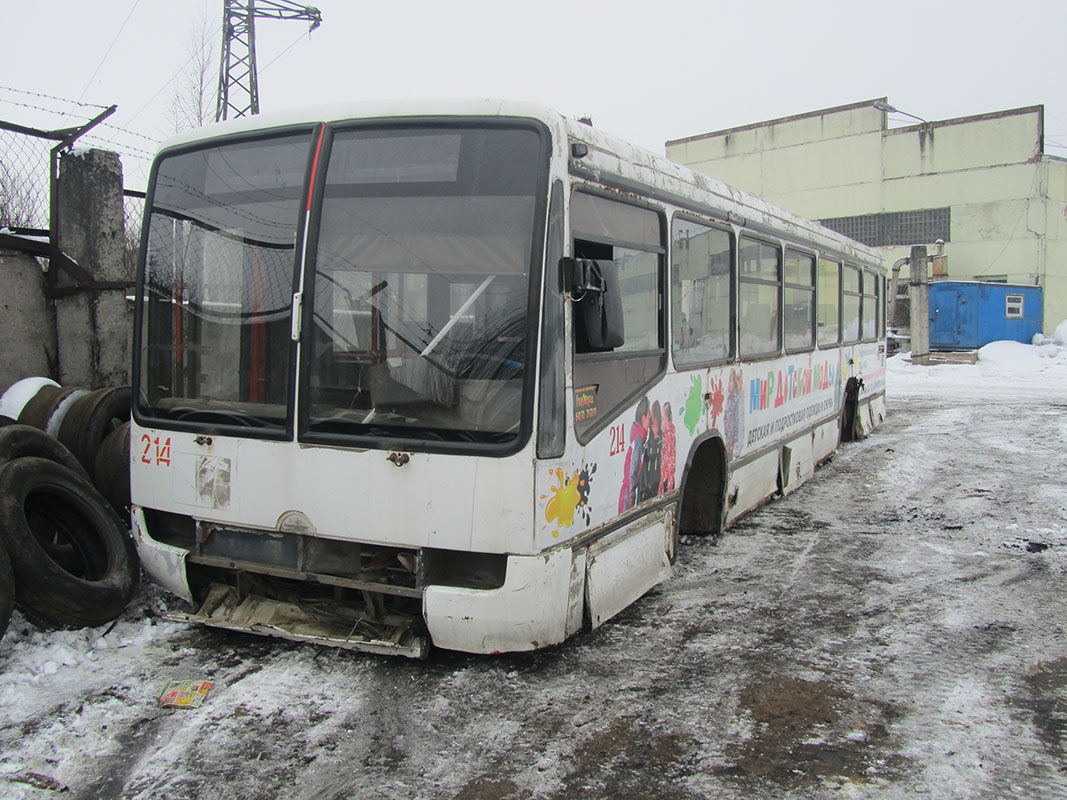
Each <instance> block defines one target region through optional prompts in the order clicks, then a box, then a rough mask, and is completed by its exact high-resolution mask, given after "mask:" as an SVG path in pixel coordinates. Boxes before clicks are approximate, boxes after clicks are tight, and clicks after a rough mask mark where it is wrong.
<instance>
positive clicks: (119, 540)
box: [0, 457, 140, 628]
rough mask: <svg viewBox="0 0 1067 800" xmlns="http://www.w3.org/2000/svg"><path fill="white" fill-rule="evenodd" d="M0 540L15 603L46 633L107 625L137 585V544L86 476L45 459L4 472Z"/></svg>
mask: <svg viewBox="0 0 1067 800" xmlns="http://www.w3.org/2000/svg"><path fill="white" fill-rule="evenodd" d="M0 540H2V544H3V545H4V546H5V547H6V548H7V552H8V555H9V556H10V557H11V566H12V568H13V570H14V575H15V581H14V586H15V605H16V606H17V607H18V609H19V610H20V611H22V612H23V613H24V614H25V615H26V617H27V618H28V619H30V620H31V621H33V622H35V623H37V624H40V625H42V626H44V627H58V628H80V627H91V626H97V625H103V624H105V623H107V622H110V621H111V620H113V619H115V618H116V617H117V616H118V615H119V614H121V613H122V611H123V610H124V609H125V608H126V606H127V605H128V604H129V602H130V599H131V598H132V597H133V593H134V592H135V591H136V590H137V587H138V584H139V583H140V565H139V563H138V561H137V552H136V550H135V549H134V545H133V541H132V540H131V539H130V537H129V536H128V535H127V531H126V528H125V527H124V526H123V524H122V522H121V521H120V520H119V518H118V517H117V516H116V515H115V512H114V511H112V510H111V507H110V506H108V504H107V501H106V500H104V498H103V497H101V496H100V493H99V492H97V491H96V489H95V488H94V487H93V486H92V484H90V483H89V482H88V481H87V480H86V479H85V478H83V477H81V476H80V475H78V474H77V473H75V472H73V471H72V470H69V469H67V468H66V467H64V466H62V465H60V464H57V463H55V462H54V461H48V460H47V459H43V458H34V457H26V458H20V459H17V460H15V461H11V462H9V463H8V464H7V465H6V466H5V467H4V468H3V469H2V470H0Z"/></svg>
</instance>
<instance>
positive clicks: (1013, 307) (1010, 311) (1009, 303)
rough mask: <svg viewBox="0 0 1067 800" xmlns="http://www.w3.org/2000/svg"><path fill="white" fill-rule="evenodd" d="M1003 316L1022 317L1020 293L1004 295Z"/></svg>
mask: <svg viewBox="0 0 1067 800" xmlns="http://www.w3.org/2000/svg"><path fill="white" fill-rule="evenodd" d="M1004 316H1005V317H1007V318H1008V319H1022V318H1023V296H1022V295H1021V294H1009V295H1005V296H1004Z"/></svg>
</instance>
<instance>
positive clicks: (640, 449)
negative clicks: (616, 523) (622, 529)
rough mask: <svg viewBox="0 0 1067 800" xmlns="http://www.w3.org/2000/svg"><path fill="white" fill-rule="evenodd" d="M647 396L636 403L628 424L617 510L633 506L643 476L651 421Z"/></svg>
mask: <svg viewBox="0 0 1067 800" xmlns="http://www.w3.org/2000/svg"><path fill="white" fill-rule="evenodd" d="M650 418H651V414H650V412H649V408H648V398H647V397H642V398H641V400H640V401H638V403H637V411H636V412H635V413H634V422H633V425H631V426H630V448H629V449H628V450H627V451H626V464H625V466H624V467H623V475H622V487H621V488H620V489H619V512H620V513H622V512H623V511H626V509H628V508H633V507H634V506H635V505H636V504H637V503H638V502H639V500H638V492H639V489H640V486H641V480H642V476H643V474H644V473H643V471H642V468H643V466H644V451H645V440H646V439H647V437H648V427H649V424H650V422H651V419H650Z"/></svg>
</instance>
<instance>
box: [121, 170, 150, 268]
mask: <svg viewBox="0 0 1067 800" xmlns="http://www.w3.org/2000/svg"><path fill="white" fill-rule="evenodd" d="M144 204H145V193H144V192H139V191H134V190H133V189H125V190H123V192H122V216H123V231H124V233H125V237H126V243H125V246H124V249H123V256H122V258H123V265H124V266H125V268H126V272H125V276H126V279H127V280H130V281H132V280H135V276H136V274H137V248H138V247H140V245H141V224H142V222H143V220H144Z"/></svg>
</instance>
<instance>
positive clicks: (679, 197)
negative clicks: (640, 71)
mask: <svg viewBox="0 0 1067 800" xmlns="http://www.w3.org/2000/svg"><path fill="white" fill-rule="evenodd" d="M479 116H487V117H510V118H524V119H536V120H539V121H540V122H542V123H544V124H545V125H546V126H547V127H548V128H549V130H550V131H552V133H553V139H554V143H555V144H554V146H555V147H556V148H557V150H559V151H560V152H559V154H560V155H563V156H565V157H568V158H570V169H571V173H572V175H575V176H576V177H579V178H587V179H589V180H595V181H598V182H602V183H604V184H606V185H609V186H612V187H613V188H616V189H617V190H620V191H623V192H625V191H627V190H630V191H633V192H634V193H635V194H639V195H644V196H650V197H652V198H653V199H659V200H662V201H664V202H668V203H671V204H673V205H677V206H680V207H682V208H688V209H689V210H691V211H694V212H696V213H699V214H705V215H710V216H717V217H720V218H721V219H722V220H723V221H728V222H732V223H735V224H737V225H739V226H741V227H742V228H751V229H753V230H755V231H762V232H764V233H771V234H773V235H780V236H784V237H785V238H787V239H792V240H794V241H796V242H798V243H806V244H808V245H809V246H811V247H812V248H815V249H820V250H824V251H829V252H831V253H836V254H838V255H840V256H843V257H845V258H851V259H854V260H856V261H860V262H862V263H864V264H866V265H868V266H872V265H876V266H880V267H884V257H883V255H882V254H881V253H880V252H879V251H878V250H876V249H874V248H871V247H868V246H866V245H864V244H861V243H859V242H857V241H855V240H853V239H849V238H848V237H846V236H844V235H842V234H840V233H838V232H836V231H833V230H831V229H829V228H827V227H825V226H823V225H820V224H819V223H817V222H814V221H812V220H809V219H805V218H804V217H801V216H798V215H796V214H794V213H792V212H790V211H786V210H785V209H783V208H779V207H778V206H775V205H773V204H771V203H768V202H766V201H764V200H761V199H760V198H758V197H756V196H755V195H752V194H749V193H748V192H745V191H742V190H741V189H737V188H735V187H733V186H729V185H728V184H726V183H724V182H723V181H721V180H719V179H717V178H713V177H711V176H708V175H705V174H703V173H699V172H696V171H694V170H692V169H690V168H689V167H685V166H682V165H681V164H678V163H676V162H674V161H671V160H669V159H668V158H667V157H666V156H662V155H658V154H656V153H653V152H651V151H649V150H646V149H644V148H642V147H639V146H637V145H634V144H631V143H630V142H627V141H626V140H624V139H622V138H620V137H618V136H613V135H611V134H609V133H605V132H604V131H601V130H599V129H597V128H594V127H592V126H591V125H588V124H585V123H583V122H580V121H578V120H575V119H570V118H568V117H565V116H563V115H562V114H560V113H559V112H558V111H556V110H555V109H553V108H551V107H549V106H546V105H542V104H539V103H530V102H524V101H516V100H503V99H493V98H468V99H440V98H436V99H434V98H431V99H421V100H417V99H405V100H389V101H363V102H351V103H337V104H331V105H323V106H308V107H304V108H294V109H290V110H286V111H278V112H271V113H266V114H258V115H255V116H247V117H240V118H237V119H234V120H226V121H224V122H218V123H213V124H210V125H206V126H204V127H203V128H196V129H193V130H191V131H187V132H185V133H182V134H179V135H177V136H174V137H171V138H170V139H168V140H167V141H165V142H164V143H163V145H162V149H163V150H166V149H170V148H172V147H178V146H182V145H187V144H193V143H195V142H198V141H203V140H206V139H213V138H216V137H219V136H230V135H233V134H240V133H245V132H255V131H264V130H269V129H271V128H278V127H285V126H291V125H301V124H314V123H318V122H333V121H343V120H352V119H382V118H394V119H395V118H404V117H412V118H416V117H417V118H427V117H479ZM564 142H566V146H567V147H569V146H570V144H571V143H574V142H581V143H584V144H585V145H587V147H588V154H587V155H585V156H583V157H570V154H569V153H565V152H563V150H562V148H563V147H564ZM709 197H710V198H711V200H712V202H708V201H707V200H706V199H705V198H709Z"/></svg>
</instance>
